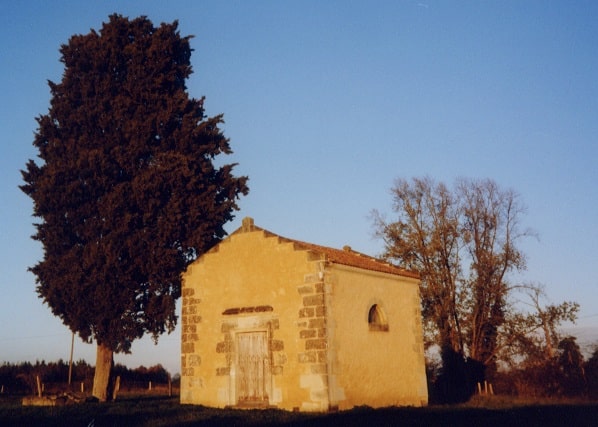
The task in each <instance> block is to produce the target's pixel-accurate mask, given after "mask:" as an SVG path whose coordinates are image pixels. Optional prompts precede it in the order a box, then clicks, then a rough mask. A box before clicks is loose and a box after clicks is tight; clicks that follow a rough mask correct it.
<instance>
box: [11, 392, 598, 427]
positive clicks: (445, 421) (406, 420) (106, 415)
mask: <svg viewBox="0 0 598 427" xmlns="http://www.w3.org/2000/svg"><path fill="white" fill-rule="evenodd" d="M259 425H266V426H268V425H269V426H284V425H286V426H501V427H505V426H597V425H598V402H594V403H590V402H559V403H550V402H533V401H529V402H521V401H513V400H512V399H511V400H510V399H492V400H474V401H473V402H470V403H468V404H465V405H458V406H430V407H427V408H384V409H376V410H374V409H371V408H366V407H362V408H355V409H353V410H351V411H342V412H337V413H330V414H305V413H293V412H287V411H280V410H274V409H269V410H234V409H212V408H205V407H201V406H188V405H180V404H179V402H178V397H167V396H159V395H127V396H123V397H122V398H120V399H119V400H117V401H116V402H113V403H109V404H101V403H81V404H73V405H66V406H56V407H33V406H22V405H21V400H20V399H19V398H14V397H13V398H1V399H0V426H3V427H4V426H82V427H84V426H90V427H91V426H93V427H101V426H155V427H157V426H259Z"/></svg>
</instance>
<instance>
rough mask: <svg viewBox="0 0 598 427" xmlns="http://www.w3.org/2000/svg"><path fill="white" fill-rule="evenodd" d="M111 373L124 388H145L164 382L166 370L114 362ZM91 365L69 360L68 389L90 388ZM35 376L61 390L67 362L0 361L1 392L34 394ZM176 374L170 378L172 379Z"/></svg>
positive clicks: (64, 386)
mask: <svg viewBox="0 0 598 427" xmlns="http://www.w3.org/2000/svg"><path fill="white" fill-rule="evenodd" d="M113 369H114V374H115V376H120V378H121V387H123V388H127V389H133V388H140V389H141V388H147V387H148V384H149V383H150V382H151V383H152V384H154V385H155V386H158V385H165V384H168V381H169V375H170V374H169V372H168V371H167V370H166V369H165V368H164V367H163V366H162V365H160V364H158V365H155V366H151V367H145V366H139V367H137V368H133V369H131V368H128V367H126V366H124V365H121V364H116V365H115V366H114V368H113ZM94 372H95V368H94V367H93V366H91V365H90V364H88V363H87V362H86V361H85V360H79V361H77V362H75V363H73V366H72V372H71V389H72V390H73V391H80V390H81V383H83V384H84V390H86V391H91V385H92V383H93V377H94ZM37 377H39V379H40V381H41V383H42V384H43V385H44V386H45V390H46V391H48V392H50V391H64V390H67V389H68V388H69V387H68V378H69V364H68V362H65V361H63V360H62V359H60V360H58V361H57V362H46V361H44V360H42V361H36V362H35V363H31V362H20V363H7V362H5V363H3V364H2V365H0V390H1V393H2V394H35V393H36V392H37ZM177 380H178V375H176V376H175V377H174V378H171V381H173V382H176V381H177Z"/></svg>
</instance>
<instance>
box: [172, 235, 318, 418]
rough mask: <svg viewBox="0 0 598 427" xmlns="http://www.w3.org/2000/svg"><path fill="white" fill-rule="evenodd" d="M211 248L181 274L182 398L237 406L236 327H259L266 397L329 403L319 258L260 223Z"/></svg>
mask: <svg viewBox="0 0 598 427" xmlns="http://www.w3.org/2000/svg"><path fill="white" fill-rule="evenodd" d="M216 249H217V250H215V251H211V252H210V253H208V254H205V255H204V256H203V257H201V258H200V259H199V260H198V261H196V262H195V263H193V264H192V265H191V266H190V267H189V269H188V270H187V273H186V274H185V275H184V277H183V279H184V283H183V290H182V292H183V307H182V319H181V320H182V322H181V323H182V348H181V350H182V354H181V368H182V375H181V403H184V404H201V405H206V406H213V407H225V406H236V405H237V404H238V403H239V401H238V398H239V395H240V394H241V393H242V391H239V389H238V387H239V386H238V383H237V380H238V378H240V376H239V375H240V374H239V372H238V370H239V368H238V366H240V363H241V362H240V361H239V349H238V346H239V342H241V341H240V340H239V336H238V334H242V333H248V332H252V331H258V332H259V331H265V332H266V333H267V334H268V335H267V336H268V342H269V351H270V352H271V353H270V366H269V367H268V369H267V370H268V371H269V373H268V378H267V379H266V382H267V386H266V388H267V390H266V391H265V393H267V394H268V404H269V405H270V406H276V407H279V408H284V409H288V410H293V409H300V410H308V411H310V410H311V411H323V410H327V409H328V390H327V379H326V369H327V365H326V361H327V355H326V347H327V344H326V327H325V325H326V319H325V314H326V310H325V308H324V296H323V295H324V294H323V290H324V289H323V284H322V282H321V280H320V276H319V275H318V266H319V264H320V262H319V260H318V258H314V256H313V254H312V253H311V252H309V251H305V250H295V246H294V244H293V243H289V242H285V241H282V240H281V239H280V238H278V237H276V236H273V237H272V236H270V235H268V234H267V233H265V232H264V231H261V230H257V231H246V232H238V233H234V234H233V235H231V236H230V237H229V238H228V239H227V240H225V241H223V242H222V243H220V244H219V245H218V246H217V248H216ZM223 313H224V314H223Z"/></svg>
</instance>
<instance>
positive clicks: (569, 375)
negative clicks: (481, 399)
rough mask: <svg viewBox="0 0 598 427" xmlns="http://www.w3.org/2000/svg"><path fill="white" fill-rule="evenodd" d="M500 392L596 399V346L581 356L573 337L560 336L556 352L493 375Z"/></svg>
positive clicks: (597, 355) (597, 362)
mask: <svg viewBox="0 0 598 427" xmlns="http://www.w3.org/2000/svg"><path fill="white" fill-rule="evenodd" d="M495 380H496V387H497V388H498V389H499V390H498V391H499V392H500V393H501V394H513V395H518V396H526V397H547V398H551V397H561V398H562V397H583V398H590V399H598V347H596V348H595V349H594V352H593V353H592V355H591V356H590V357H589V359H588V360H585V359H584V356H583V354H582V353H581V351H580V348H579V345H578V344H577V342H576V341H575V338H574V337H566V338H563V339H562V340H561V341H560V342H559V343H558V346H557V349H556V351H555V354H554V355H553V356H552V357H550V358H548V359H545V360H535V361H532V360H528V361H526V362H524V363H522V364H521V365H520V366H516V367H513V368H511V369H508V370H505V371H501V372H499V373H497V375H496V376H495Z"/></svg>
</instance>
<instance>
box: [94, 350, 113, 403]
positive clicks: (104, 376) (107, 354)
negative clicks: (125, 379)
mask: <svg viewBox="0 0 598 427" xmlns="http://www.w3.org/2000/svg"><path fill="white" fill-rule="evenodd" d="M113 364H114V361H113V358H112V350H110V348H109V347H107V346H105V345H103V344H100V343H98V344H97V352H96V369H95V374H94V376H93V391H92V395H93V396H94V397H96V398H97V399H98V400H99V401H100V402H107V401H109V400H110V399H111V397H112V390H111V384H112V382H111V381H110V373H111V371H112V365H113Z"/></svg>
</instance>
